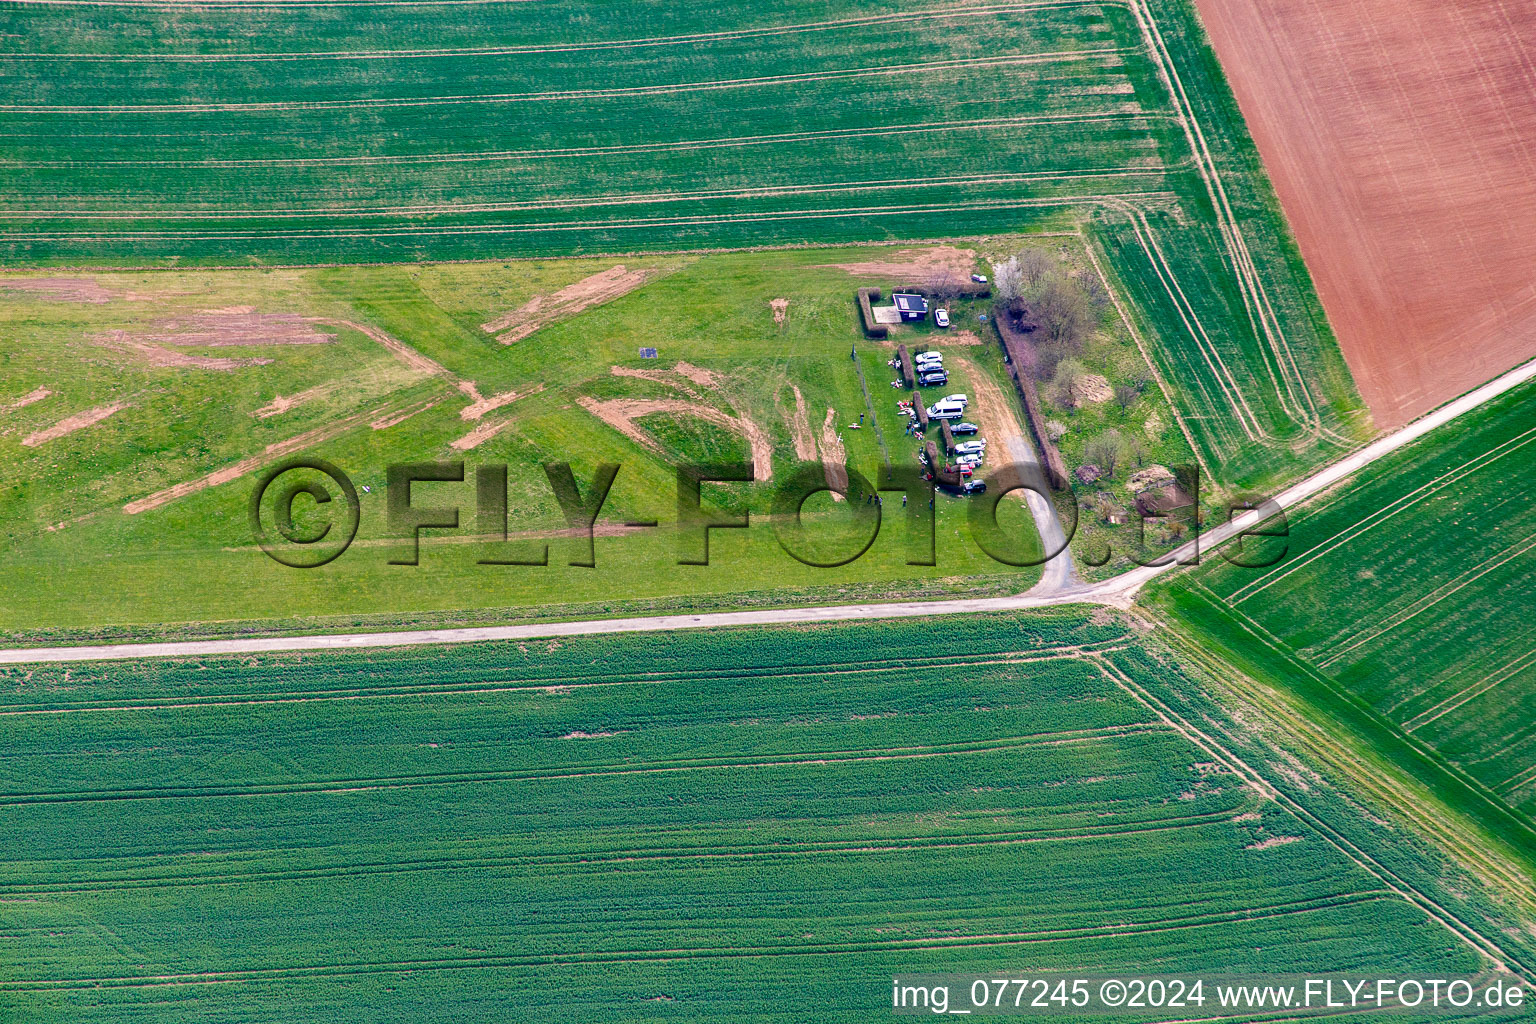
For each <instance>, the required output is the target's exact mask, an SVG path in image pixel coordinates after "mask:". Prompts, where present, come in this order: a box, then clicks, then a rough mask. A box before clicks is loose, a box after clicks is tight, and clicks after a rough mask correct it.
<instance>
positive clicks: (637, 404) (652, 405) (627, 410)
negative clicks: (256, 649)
mask: <svg viewBox="0 0 1536 1024" xmlns="http://www.w3.org/2000/svg"><path fill="white" fill-rule="evenodd" d="M576 402H577V404H578V405H580V406H581V407H582V408H583V409H585V410H587V411H588V412H590V413H591V414H592V415H594V416H596V417H597V418H598V419H600V420H602V421H603V422H604V423H606V424H608V425H609V426H610V427H612V428H613V429H615V430H617V431H618V432H619V433H621V434H623V435H624V436H625V437H627V438H629V439H630V440H631V441H633V442H635V443H636V444H638V445H639V446H640V447H642V448H644V449H646V450H647V451H651V452H655V453H656V454H658V455H660V454H662V449H661V445H660V444H658V443H657V442H656V440H655V439H654V438H653V437H651V435H649V434H647V433H646V432H645V431H644V430H643V429H641V428H640V426H639V424H637V423H636V422H635V421H636V420H638V419H640V418H641V417H643V416H650V415H653V414H655V413H674V414H679V415H684V416H697V417H698V418H699V419H701V420H704V421H705V422H706V423H713V424H715V425H716V426H719V427H724V428H726V429H727V430H730V431H733V432H735V433H737V434H739V435H741V436H742V437H743V438H745V439H746V442H747V445H748V446H749V447H750V448H751V449H752V470H753V473H754V475H755V476H756V477H757V479H759V480H768V479H771V478H772V477H773V445H772V443H770V441H769V439H768V435H767V434H765V433H764V432H763V430H762V428H761V427H759V426H758V425H757V424H756V423H754V422H753V421H752V419H751V418H750V417H747V416H732V415H730V414H728V413H724V412H721V411H720V410H719V409H716V408H714V407H713V406H709V405H704V404H703V403H701V402H685V401H682V400H681V399H666V398H663V399H649V398H611V399H608V400H606V401H599V400H598V399H596V398H591V397H589V396H587V395H582V396H580V397H578V398H577V399H576Z"/></svg>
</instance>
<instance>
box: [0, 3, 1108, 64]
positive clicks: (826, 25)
mask: <svg viewBox="0 0 1536 1024" xmlns="http://www.w3.org/2000/svg"><path fill="white" fill-rule="evenodd" d="M135 6H137V5H135ZM145 6H148V5H145ZM177 6H180V5H177ZM197 6H198V8H200V9H201V8H206V7H218V6H221V4H220V3H218V0H214V2H212V3H204V2H199V3H198V4H197ZM230 6H240V5H230ZM251 6H257V5H251ZM1081 7H1121V8H1122V9H1123V8H1124V3H1123V2H1120V0H1045V2H1035V3H1001V4H985V5H972V6H952V7H934V8H928V9H918V10H913V11H902V12H896V13H892V14H866V15H860V16H858V17H852V18H834V19H828V20H824V21H809V22H802V23H799V24H794V25H764V26H761V27H758V28H741V29H726V30H722V31H719V32H686V33H680V34H677V35H670V36H640V37H637V38H630V39H597V40H592V41H589V42H581V43H528V44H525V45H521V46H476V47H457V48H443V49H407V50H310V51H304V50H295V51H273V52H266V53H260V52H258V53H44V52H29V53H0V60H43V61H49V60H72V61H92V62H98V63H141V62H142V63H178V64H180V63H187V64H202V63H230V62H262V61H295V60H298V61H305V60H404V59H411V58H418V57H498V56H516V55H522V54H547V53H585V52H588V51H592V50H618V49H629V48H637V49H638V48H648V47H666V46H691V45H697V44H699V43H714V42H726V41H730V40H736V39H764V38H774V37H779V36H788V35H799V34H808V33H813V32H826V31H841V30H846V29H851V28H868V27H871V26H875V25H889V24H898V25H905V24H909V23H911V22H914V21H944V20H949V19H957V18H977V17H986V16H987V15H991V14H1011V13H1022V12H1027V11H1039V10H1050V9H1063V10H1070V9H1075V8H1081Z"/></svg>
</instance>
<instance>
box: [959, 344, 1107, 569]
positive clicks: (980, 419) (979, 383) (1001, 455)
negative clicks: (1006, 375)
mask: <svg viewBox="0 0 1536 1024" xmlns="http://www.w3.org/2000/svg"><path fill="white" fill-rule="evenodd" d="M949 361H950V364H951V365H954V366H958V367H960V368H961V369H963V370H964V371H965V376H966V379H967V380H969V381H970V382H971V390H972V391H973V392H974V394H973V395H972V396H971V397H972V399H973V401H972V404H971V408H970V410H969V414H970V415H971V416H972V417H973V418H974V419H975V420H976V421H977V422H976V425H977V426H978V427H980V428H981V436H983V437H985V438H986V439H987V440H988V441H989V442H990V443H991V444H993V445H996V446H997V447H995V448H993V449H991V460H992V466H993V468H994V469H995V468H997V467H998V466H1001V465H1004V464H1006V463H1013V464H1014V465H1017V466H1026V467H1031V468H1032V469H1033V470H1034V471H1036V472H1037V473H1038V472H1039V471H1040V460H1039V458H1038V456H1037V455H1036V454H1035V449H1034V446H1033V445H1032V444H1031V443H1030V441H1029V438H1028V437H1026V436H1025V434H1024V428H1023V427H1022V426H1021V425H1020V424H1019V418H1018V416H1017V415H1016V414H1015V412H1014V403H1013V399H1012V397H1011V396H1010V395H1007V394H1005V393H1004V392H1003V389H1002V388H1000V387H999V386H998V385H997V382H996V381H995V380H993V379H992V377H991V375H990V374H988V373H987V372H986V371H985V370H983V369H982V368H981V367H979V366H977V365H976V364H975V363H974V362H972V361H971V360H970V359H969V358H967V357H966V356H962V355H954V354H951V356H950V357H949ZM1041 478H1042V479H1043V474H1041ZM1023 497H1024V502H1025V504H1027V505H1028V506H1029V514H1030V517H1031V518H1032V519H1034V521H1035V529H1036V531H1037V532H1039V534H1040V541H1041V543H1042V544H1044V545H1045V550H1046V551H1048V552H1050V551H1054V552H1057V554H1056V556H1055V557H1054V558H1052V559H1051V560H1050V561H1049V562H1047V563H1046V564H1045V571H1044V574H1043V575H1042V576H1041V577H1040V583H1039V585H1038V587H1037V588H1036V589H1039V590H1041V591H1044V592H1047V593H1052V592H1055V591H1057V590H1061V589H1063V588H1065V587H1070V586H1072V585H1073V584H1074V583H1076V582H1077V578H1078V577H1077V569H1076V567H1075V566H1074V565H1073V563H1072V551H1071V549H1070V548H1069V547H1067V532H1066V529H1065V528H1064V527H1063V526H1062V525H1061V518H1060V517H1059V516H1058V515H1057V514H1056V508H1055V506H1054V505H1052V504H1051V503H1050V501H1048V500H1047V499H1046V498H1045V496H1044V495H1041V494H1036V493H1035V492H1034V491H1025V492H1024V494H1023Z"/></svg>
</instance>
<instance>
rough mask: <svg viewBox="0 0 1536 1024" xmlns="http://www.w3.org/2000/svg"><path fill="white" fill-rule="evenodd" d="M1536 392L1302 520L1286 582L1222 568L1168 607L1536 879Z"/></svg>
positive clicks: (1169, 598)
mask: <svg viewBox="0 0 1536 1024" xmlns="http://www.w3.org/2000/svg"><path fill="white" fill-rule="evenodd" d="M1533 416H1536V388H1532V387H1531V386H1529V385H1526V386H1524V387H1522V388H1520V389H1518V390H1516V391H1514V392H1511V393H1510V394H1509V395H1507V396H1505V397H1504V398H1502V399H1500V400H1498V401H1496V402H1494V403H1492V404H1490V405H1489V406H1488V407H1486V408H1484V409H1481V410H1479V411H1477V412H1475V413H1472V414H1469V415H1468V416H1466V417H1465V418H1464V419H1463V420H1462V421H1459V422H1458V423H1457V424H1456V425H1454V426H1453V427H1448V428H1443V429H1441V430H1439V431H1437V432H1435V433H1433V434H1430V435H1428V436H1427V437H1426V438H1424V439H1423V440H1421V441H1419V442H1418V443H1416V444H1415V445H1413V446H1412V447H1410V448H1407V449H1404V450H1403V451H1401V452H1400V453H1397V454H1395V455H1393V456H1392V457H1390V458H1389V459H1387V460H1386V461H1385V462H1383V463H1382V464H1380V465H1376V466H1372V467H1371V468H1370V470H1369V471H1367V472H1365V473H1363V474H1361V476H1360V477H1358V478H1356V479H1355V480H1353V481H1350V482H1349V484H1348V486H1347V488H1343V489H1340V490H1338V491H1336V492H1335V493H1331V494H1325V495H1322V496H1320V497H1318V498H1317V499H1314V500H1313V501H1312V502H1310V503H1309V504H1308V505H1306V506H1304V507H1302V508H1300V509H1298V510H1294V511H1293V512H1292V513H1291V514H1290V516H1289V520H1290V542H1289V543H1290V552H1289V556H1288V557H1287V558H1286V559H1285V561H1283V562H1282V563H1280V564H1279V565H1277V566H1275V567H1274V568H1272V569H1268V570H1245V569H1240V568H1236V567H1233V566H1231V565H1228V564H1227V563H1225V562H1224V561H1220V560H1213V561H1212V562H1210V563H1209V564H1208V565H1206V566H1204V567H1202V568H1201V569H1199V570H1197V571H1193V572H1191V573H1188V574H1185V575H1181V576H1179V577H1177V578H1175V579H1173V580H1172V581H1170V582H1169V583H1168V584H1166V585H1164V586H1163V587H1162V588H1161V592H1160V594H1159V595H1158V596H1157V598H1156V603H1157V604H1159V605H1161V606H1162V607H1163V608H1165V609H1167V610H1168V611H1170V612H1171V613H1172V614H1173V615H1174V617H1175V618H1177V619H1179V620H1181V621H1183V622H1184V623H1186V624H1187V627H1188V628H1189V630H1190V631H1191V635H1192V636H1193V637H1195V638H1196V640H1197V642H1198V643H1200V644H1201V645H1202V646H1205V647H1207V648H1209V649H1211V650H1212V651H1215V652H1219V653H1222V654H1223V655H1224V656H1227V657H1228V658H1230V659H1231V660H1232V661H1233V663H1234V664H1236V665H1239V666H1241V667H1242V668H1243V670H1244V671H1247V672H1250V673H1254V674H1255V675H1256V677H1258V678H1261V679H1264V680H1266V681H1270V682H1272V683H1274V684H1276V685H1278V686H1279V687H1281V688H1283V689H1285V690H1287V691H1289V692H1293V693H1295V694H1297V695H1299V696H1301V697H1303V698H1304V699H1305V700H1307V701H1309V702H1310V703H1311V705H1312V706H1313V708H1314V709H1315V713H1316V714H1319V715H1321V716H1324V717H1326V718H1329V719H1333V720H1335V721H1338V722H1341V723H1344V724H1345V725H1347V726H1348V727H1349V728H1351V729H1353V730H1354V731H1355V732H1356V733H1358V734H1359V735H1360V736H1362V737H1364V738H1365V739H1366V740H1367V741H1368V742H1369V744H1371V745H1372V746H1374V748H1375V751H1376V753H1377V755H1378V756H1382V757H1385V758H1386V759H1387V760H1389V761H1392V762H1394V763H1396V764H1398V765H1399V766H1401V767H1404V768H1407V769H1408V770H1410V771H1411V772H1413V773H1414V774H1416V775H1417V776H1418V777H1419V778H1420V779H1421V780H1423V781H1424V782H1425V783H1426V784H1428V785H1429V786H1430V787H1431V788H1432V789H1433V790H1435V792H1436V793H1437V794H1438V795H1439V796H1440V798H1441V799H1443V800H1444V801H1445V802H1446V803H1447V804H1448V805H1450V806H1452V807H1455V808H1457V809H1459V810H1462V811H1464V812H1466V813H1467V814H1469V815H1470V816H1471V817H1472V818H1473V819H1474V820H1476V821H1479V822H1481V823H1482V824H1483V825H1484V826H1485V827H1487V828H1488V829H1490V830H1491V831H1492V833H1493V834H1495V835H1496V836H1498V837H1500V838H1501V839H1503V840H1504V841H1505V842H1507V843H1508V844H1509V845H1510V846H1511V847H1512V848H1514V849H1515V850H1517V851H1519V853H1520V855H1521V856H1523V858H1524V862H1525V863H1526V865H1527V866H1528V869H1529V865H1531V864H1536V831H1533V828H1532V826H1533V823H1536V817H1533V815H1536V728H1533V727H1532V725H1531V722H1532V716H1533V714H1536V668H1533V665H1536V626H1533V624H1532V623H1531V622H1530V621H1529V616H1528V615H1526V614H1524V612H1523V610H1524V609H1526V608H1528V606H1529V604H1530V577H1531V572H1532V567H1533V565H1536V559H1533V557H1532V552H1533V549H1536V513H1533V511H1532V508H1531V504H1530V502H1529V500H1528V496H1529V494H1530V492H1531V488H1532V486H1533V482H1536V461H1533V460H1532V458H1531V455H1530V452H1531V446H1532V443H1533V441H1536V432H1533V430H1532V427H1531V423H1532V422H1533Z"/></svg>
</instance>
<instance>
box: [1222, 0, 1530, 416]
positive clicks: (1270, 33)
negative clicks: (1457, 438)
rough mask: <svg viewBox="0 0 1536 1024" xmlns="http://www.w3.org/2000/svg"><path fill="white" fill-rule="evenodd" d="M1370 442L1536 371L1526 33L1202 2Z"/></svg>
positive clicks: (1496, 26) (1459, 1)
mask: <svg viewBox="0 0 1536 1024" xmlns="http://www.w3.org/2000/svg"><path fill="white" fill-rule="evenodd" d="M1196 7H1197V8H1198V9H1199V12H1200V15H1201V19H1202V20H1203V21H1204V22H1205V25H1206V28H1207V31H1208V32H1209V33H1210V37H1211V42H1212V43H1213V44H1214V46H1215V49H1216V53H1217V54H1218V56H1220V58H1221V61H1222V64H1223V66H1224V67H1225V69H1226V72H1227V76H1228V79H1229V81H1230V82H1231V83H1232V88H1233V91H1234V92H1235V93H1236V95H1237V99H1238V103H1239V105H1240V106H1241V108H1242V112H1243V115H1244V117H1245V119H1246V120H1247V122H1248V126H1249V129H1250V130H1251V131H1252V133H1253V137H1254V140H1255V142H1256V143H1257V144H1258V148H1259V152H1260V153H1261V154H1262V155H1263V157H1264V163H1265V165H1266V166H1267V168H1268V170H1269V173H1270V176H1271V178H1272V179H1273V180H1274V183H1275V188H1276V190H1277V191H1278V193H1279V195H1280V201H1281V204H1282V206H1283V207H1284V208H1285V212H1286V214H1287V216H1288V217H1289V219H1290V222H1291V225H1292V227H1293V229H1294V230H1295V233H1296V238H1297V241H1298V242H1299V243H1300V246H1301V251H1302V253H1303V255H1304V256H1305V257H1306V261H1307V265H1308V266H1309V267H1310V269H1311V271H1312V275H1313V278H1314V279H1315V281H1316V282H1317V289H1318V292H1319V294H1320V296H1321V297H1322V300H1323V306H1324V307H1325V309H1326V310H1327V312H1328V318H1329V320H1330V321H1331V323H1332V324H1333V328H1334V331H1335V332H1336V333H1337V335H1338V338H1339V342H1340V345H1341V347H1342V348H1343V352H1344V356H1345V359H1346V360H1347V361H1348V362H1349V366H1350V369H1351V370H1352V371H1353V372H1354V377H1355V382H1356V384H1357V385H1358V386H1359V388H1360V393H1361V395H1362V396H1363V397H1364V398H1365V400H1366V402H1367V404H1368V405H1369V406H1370V409H1371V412H1372V414H1373V416H1374V417H1375V420H1376V425H1377V426H1378V427H1380V428H1383V429H1390V428H1394V427H1398V426H1401V425H1402V424H1404V423H1406V422H1407V421H1409V420H1411V419H1413V418H1414V417H1416V416H1418V415H1420V414H1422V413H1424V412H1427V411H1429V410H1430V409H1432V408H1434V407H1435V406H1437V405H1439V404H1441V403H1443V402H1445V401H1446V400H1448V399H1450V398H1453V397H1455V396H1456V395H1459V394H1461V393H1463V392H1465V391H1467V390H1469V389H1471V388H1472V387H1475V386H1476V385H1478V384H1480V383H1482V382H1483V381H1486V380H1488V379H1490V378H1492V377H1494V376H1496V375H1497V374H1498V373H1500V372H1501V371H1503V370H1506V369H1508V368H1509V367H1511V366H1514V365H1516V364H1518V363H1520V362H1522V361H1524V360H1526V359H1529V358H1531V357H1532V356H1536V278H1533V276H1532V274H1531V269H1530V268H1531V267H1532V266H1533V265H1536V147H1533V146H1532V145H1531V140H1532V139H1533V138H1536V102H1533V99H1536V95H1533V94H1536V89H1533V85H1532V71H1531V69H1532V67H1533V66H1536V31H1533V29H1536V19H1533V17H1532V15H1531V13H1530V10H1529V8H1528V7H1525V6H1521V5H1512V4H1503V3H1476V2H1473V0H1197V2H1196Z"/></svg>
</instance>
